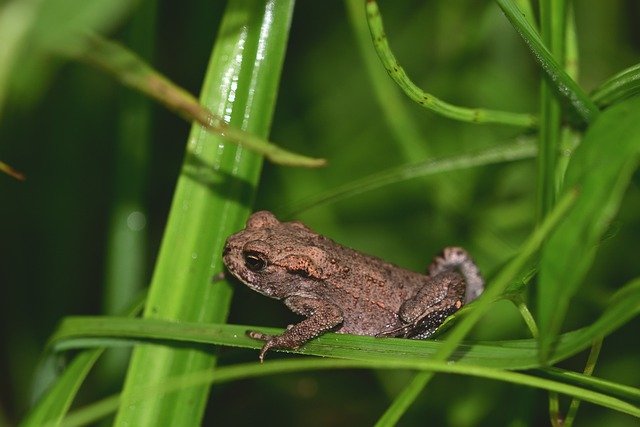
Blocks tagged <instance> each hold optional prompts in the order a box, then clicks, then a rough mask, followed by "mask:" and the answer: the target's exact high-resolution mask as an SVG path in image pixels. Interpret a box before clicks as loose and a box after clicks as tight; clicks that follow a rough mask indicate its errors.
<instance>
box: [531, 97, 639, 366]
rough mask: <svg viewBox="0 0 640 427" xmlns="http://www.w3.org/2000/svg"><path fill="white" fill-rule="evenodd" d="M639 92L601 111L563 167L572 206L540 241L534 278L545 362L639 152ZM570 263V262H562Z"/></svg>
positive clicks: (618, 201) (633, 168) (634, 166)
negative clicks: (574, 195)
mask: <svg viewBox="0 0 640 427" xmlns="http://www.w3.org/2000/svg"><path fill="white" fill-rule="evenodd" d="M639 116H640V98H631V99H629V100H627V101H624V102H621V103H619V104H616V105H615V106H613V107H611V108H610V109H608V110H606V111H604V112H603V113H602V114H601V115H600V116H599V117H598V119H597V120H596V121H595V122H594V123H593V125H592V126H591V127H590V128H589V129H588V131H587V133H586V135H585V137H584V140H583V141H582V143H581V144H580V146H578V148H577V149H576V151H575V153H574V155H573V157H572V159H571V161H570V163H569V167H568V169H567V173H566V177H565V192H571V191H574V189H576V188H577V189H579V191H580V195H579V197H578V200H577V202H576V206H575V208H574V209H573V210H572V211H571V212H569V214H568V215H567V218H566V219H565V220H564V221H563V222H562V224H560V226H559V227H558V228H557V229H556V230H555V232H554V233H553V234H552V235H551V236H550V238H549V241H548V242H547V243H546V244H545V247H544V249H543V251H542V257H541V261H540V275H539V281H538V295H537V298H538V304H537V307H538V310H537V313H538V316H537V320H538V326H539V328H540V357H541V360H542V362H543V363H547V362H548V361H549V358H550V357H551V355H552V354H553V345H554V341H555V339H556V337H557V335H558V333H559V331H560V329H561V326H562V323H563V320H564V317H565V314H566V312H567V310H568V307H569V302H570V300H571V298H572V297H573V295H574V294H575V293H576V291H577V290H578V288H579V286H580V283H581V282H582V280H583V279H584V277H585V275H586V273H587V270H588V269H589V267H590V266H591V264H592V262H593V259H594V258H595V253H596V250H597V246H598V243H599V241H600V238H601V236H602V234H603V233H604V232H605V231H606V229H607V227H608V225H609V221H610V220H611V219H612V218H613V216H614V215H615V214H616V212H617V211H618V208H619V205H620V203H621V200H622V197H623V195H624V193H625V190H626V188H627V185H628V183H629V180H630V179H631V175H632V173H633V172H634V171H635V170H636V168H637V166H638V159H639V158H640V122H639V121H638V117H639ZM567 266H571V268H567Z"/></svg>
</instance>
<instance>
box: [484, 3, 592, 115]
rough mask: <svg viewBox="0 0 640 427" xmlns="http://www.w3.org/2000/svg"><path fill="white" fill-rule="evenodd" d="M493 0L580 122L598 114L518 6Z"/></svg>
mask: <svg viewBox="0 0 640 427" xmlns="http://www.w3.org/2000/svg"><path fill="white" fill-rule="evenodd" d="M496 3H498V6H500V9H502V11H503V12H504V14H505V15H506V17H507V19H508V20H509V22H511V25H513V27H514V28H515V29H516V31H517V32H518V34H520V36H521V37H522V39H523V40H524V42H525V43H526V44H527V46H528V47H529V49H530V50H531V52H532V53H533V56H534V58H535V60H536V61H537V62H538V64H539V65H540V67H541V68H542V70H543V71H544V72H545V73H546V75H547V77H548V83H549V84H550V85H551V86H553V87H554V88H555V89H556V90H557V91H558V92H559V93H560V95H562V96H563V97H564V98H566V99H567V100H568V101H569V103H570V104H571V105H572V106H573V108H574V110H575V111H576V112H577V113H578V115H579V116H580V118H581V119H582V121H583V122H585V123H590V122H591V121H593V120H594V119H595V118H596V116H597V115H598V107H596V105H595V104H594V103H593V101H592V100H591V99H590V98H589V97H588V96H587V94H586V93H585V92H584V90H583V89H582V88H581V87H580V86H579V85H578V84H577V83H576V82H575V81H574V80H573V79H572V78H571V77H570V76H569V75H568V74H567V73H566V72H565V71H564V69H563V67H562V66H561V65H560V64H559V63H558V61H556V60H555V58H554V57H553V55H552V54H551V52H549V50H548V49H547V47H546V46H545V45H544V43H543V42H542V40H541V39H540V35H539V34H538V32H537V31H536V30H535V29H534V28H533V27H532V26H531V24H530V23H529V21H528V19H527V18H526V17H525V16H524V15H523V13H522V11H520V9H519V8H518V6H517V5H516V4H515V3H514V2H513V0H496Z"/></svg>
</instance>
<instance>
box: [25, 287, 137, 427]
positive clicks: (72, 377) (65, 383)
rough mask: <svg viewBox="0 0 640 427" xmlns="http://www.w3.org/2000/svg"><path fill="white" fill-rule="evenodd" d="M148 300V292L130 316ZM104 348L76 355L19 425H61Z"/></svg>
mask: <svg viewBox="0 0 640 427" xmlns="http://www.w3.org/2000/svg"><path fill="white" fill-rule="evenodd" d="M145 300H146V293H145V295H144V296H141V297H139V298H138V300H137V301H136V302H135V303H134V304H133V305H132V306H131V307H129V308H128V309H127V310H126V312H127V313H128V315H129V317H128V318H129V319H131V318H133V316H136V315H138V313H140V311H142V307H143V306H144V302H145ZM104 350H105V348H104V347H102V348H97V349H94V350H85V351H83V352H82V353H80V354H78V355H77V356H75V357H74V359H73V361H72V362H71V363H70V364H69V366H67V368H66V369H65V370H64V372H63V373H62V374H61V375H60V376H59V377H58V378H57V379H56V381H55V383H54V384H53V385H51V387H50V388H49V389H48V390H47V391H46V392H45V393H44V394H43V395H42V396H41V397H40V399H39V400H38V402H37V403H36V405H35V406H34V407H33V408H32V409H31V410H30V411H29V413H28V414H27V416H26V417H25V419H24V420H23V421H22V422H21V423H20V425H21V426H23V427H31V426H33V427H39V426H42V425H44V424H45V422H47V423H49V424H51V425H55V426H57V425H59V424H60V422H61V421H62V418H63V417H64V416H65V415H66V413H67V411H68V410H69V407H70V406H71V403H72V402H73V400H74V399H75V397H76V394H77V393H78V390H79V389H80V386H81V385H82V383H83V382H84V380H85V378H86V377H87V375H88V374H89V371H90V370H91V368H92V367H93V365H94V364H95V363H96V361H97V360H98V358H99V357H100V356H101V355H102V353H103V352H104ZM50 356H51V354H48V355H47V353H45V360H46V359H48V358H50ZM45 363H46V362H45Z"/></svg>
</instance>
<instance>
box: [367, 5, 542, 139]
mask: <svg viewBox="0 0 640 427" xmlns="http://www.w3.org/2000/svg"><path fill="white" fill-rule="evenodd" d="M366 8H367V21H368V23H369V30H370V31H371V38H372V40H373V45H374V47H375V49H376V52H377V53H378V57H379V58H380V61H382V65H384V68H385V69H386V70H387V73H389V76H391V78H392V79H393V80H394V81H395V82H396V84H397V85H398V86H400V88H401V89H402V90H403V91H404V93H405V94H406V95H407V96H408V97H409V98H410V99H412V100H413V101H415V102H416V103H418V104H419V105H421V106H423V107H424V108H427V109H428V110H431V111H433V112H434V113H436V114H440V115H442V116H445V117H449V118H451V119H455V120H460V121H464V122H471V123H479V124H487V123H499V124H504V125H511V126H520V127H527V128H533V127H535V126H536V125H537V120H536V118H535V116H533V115H530V114H518V113H511V112H507V111H496V110H488V109H482V108H464V107H458V106H456V105H452V104H449V103H448V102H445V101H443V100H441V99H439V98H437V97H435V96H434V95H432V94H430V93H427V92H425V91H423V90H422V89H420V88H419V87H418V86H416V84H415V83H413V82H412V81H411V79H410V78H409V76H407V73H405V71H404V69H403V68H402V67H401V66H400V64H399V63H398V60H397V59H396V57H395V55H394V54H393V52H392V51H391V48H390V47H389V43H388V42H387V36H386V34H385V32H384V27H383V23H382V17H381V16H380V10H379V8H378V4H377V3H376V2H375V0H367V5H366Z"/></svg>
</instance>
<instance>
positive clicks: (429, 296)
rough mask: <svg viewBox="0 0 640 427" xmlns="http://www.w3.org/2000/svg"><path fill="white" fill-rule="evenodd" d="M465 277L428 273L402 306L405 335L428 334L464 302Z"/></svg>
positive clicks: (452, 274) (448, 273)
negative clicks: (420, 285) (433, 275)
mask: <svg viewBox="0 0 640 427" xmlns="http://www.w3.org/2000/svg"><path fill="white" fill-rule="evenodd" d="M464 293H465V281H464V279H463V277H462V275H461V274H460V273H457V272H444V273H440V274H438V275H437V276H435V277H429V278H428V281H427V283H425V285H424V286H423V287H422V288H421V289H420V291H418V293H417V294H416V295H415V296H414V297H412V298H410V299H408V300H407V301H405V302H404V304H402V306H401V307H400V312H399V313H398V314H399V316H400V318H401V319H402V321H403V323H405V325H406V327H405V328H404V336H405V337H406V338H418V339H422V338H428V337H429V336H431V335H432V334H433V333H434V332H435V331H436V330H437V329H438V327H439V326H440V325H441V324H442V323H443V322H444V321H445V319H446V318H447V317H448V316H450V315H452V314H453V313H455V312H456V311H458V310H459V309H460V307H462V306H463V305H464Z"/></svg>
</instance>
